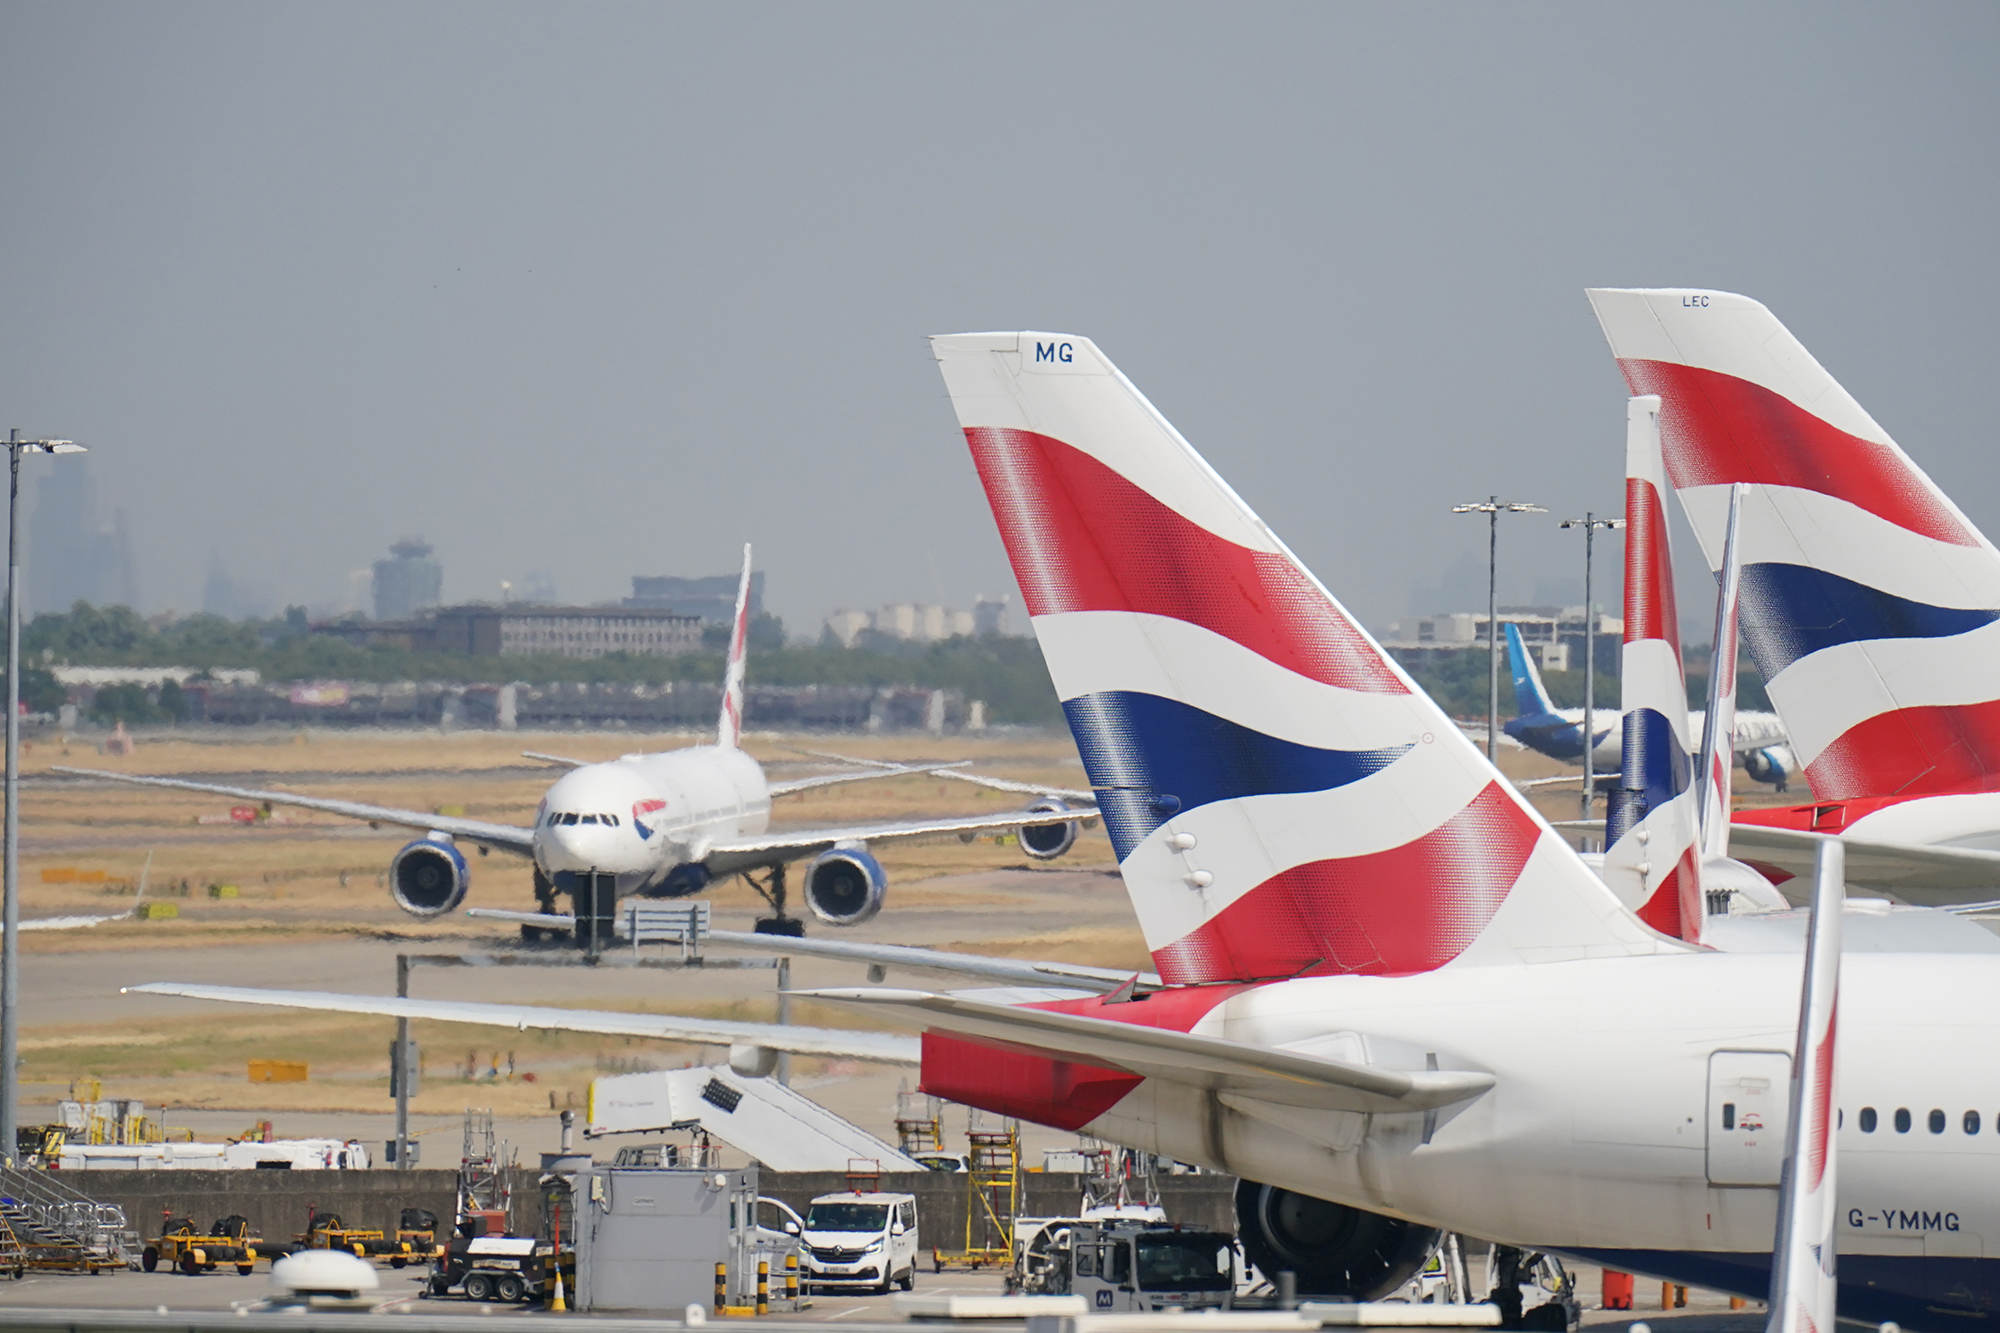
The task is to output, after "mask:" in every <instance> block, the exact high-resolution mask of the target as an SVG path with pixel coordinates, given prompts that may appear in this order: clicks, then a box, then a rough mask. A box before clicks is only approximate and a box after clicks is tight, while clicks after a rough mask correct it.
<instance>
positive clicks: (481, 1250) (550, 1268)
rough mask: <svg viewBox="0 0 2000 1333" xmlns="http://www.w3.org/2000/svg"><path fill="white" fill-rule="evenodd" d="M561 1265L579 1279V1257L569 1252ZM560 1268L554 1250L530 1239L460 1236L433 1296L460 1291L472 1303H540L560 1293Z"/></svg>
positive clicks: (441, 1266) (441, 1264) (438, 1273)
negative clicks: (554, 1292) (576, 1269)
mask: <svg viewBox="0 0 2000 1333" xmlns="http://www.w3.org/2000/svg"><path fill="white" fill-rule="evenodd" d="M560 1263H561V1266H562V1267H563V1269H564V1270H565V1273H566V1276H570V1277H573V1276H574V1273H573V1271H571V1270H573V1269H574V1266H575V1263H576V1259H575V1256H574V1255H573V1254H570V1253H568V1252H565V1253H563V1254H562V1255H561V1256H560ZM557 1264H558V1255H557V1252H556V1250H555V1249H554V1247H552V1246H550V1245H548V1244H546V1243H544V1242H542V1241H538V1240H535V1239H534V1238H533V1237H530V1236H460V1237H458V1238H457V1239H456V1240H453V1241H452V1242H451V1243H450V1244H449V1245H447V1246H445V1249H444V1253H443V1254H442V1255H441V1256H440V1257H439V1258H438V1260H437V1266H436V1268H435V1270H434V1271H433V1272H432V1273H431V1294H432V1295H434V1296H443V1295H445V1294H446V1293H448V1292H449V1291H450V1290H451V1289H452V1288H453V1287H459V1288H462V1289H463V1290H464V1292H465V1298H466V1299H467V1300H469V1301H504V1302H507V1303H508V1304H514V1303H517V1302H520V1301H527V1300H535V1299H538V1298H540V1297H542V1296H544V1295H546V1294H548V1293H549V1292H550V1291H552V1290H553V1289H554V1287H555V1278H556V1268H557Z"/></svg>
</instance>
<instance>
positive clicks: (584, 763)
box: [521, 750, 591, 768]
mask: <svg viewBox="0 0 2000 1333" xmlns="http://www.w3.org/2000/svg"><path fill="white" fill-rule="evenodd" d="M521 757H522V758H523V759H539V760H541V761H542V762H543V763H545V764H561V765H562V766H563V767H564V768H588V767H590V764H591V761H590V760H588V759H571V758H570V757H569V756H568V755H561V754H543V753H542V752H541V751H540V750H523V751H521Z"/></svg>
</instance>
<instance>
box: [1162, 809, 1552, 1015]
mask: <svg viewBox="0 0 2000 1333" xmlns="http://www.w3.org/2000/svg"><path fill="white" fill-rule="evenodd" d="M1540 836H1541V832H1540V830H1539V829H1538V828H1536V826H1535V822H1534V820H1533V819H1532V818H1531V817H1530V816H1529V815H1528V813H1527V812H1526V811H1524V810H1522V809H1521V807H1520V806H1519V805H1518V804H1516V803H1515V802H1514V800H1513V799H1512V798H1510V797H1509V796H1508V795H1507V793H1505V792H1503V791H1502V790H1501V789H1500V785H1499V784H1498V783H1491V784H1489V785H1488V786H1487V787H1486V789H1485V790H1484V791H1482V792H1480V793H1479V795H1477V796H1475V797H1473V798H1472V801H1471V802H1470V803H1469V804H1468V805H1467V806H1466V807H1465V808H1464V809H1463V810H1461V811H1459V812H1458V813H1457V814H1456V815H1453V816H1452V817H1451V818H1450V819H1449V820H1446V821H1445V822H1444V823H1443V824H1441V825H1439V826H1438V827H1437V828H1435V829H1433V830H1431V831H1430V832H1429V833H1426V834H1424V835H1423V836H1422V837H1420V838H1417V839H1416V840H1415V841H1412V842H1407V843H1405V844H1403V845H1402V846H1400V847H1392V848H1390V849H1388V850H1387V851H1381V852H1372V853H1369V854H1368V855H1366V856H1350V857H1342V858H1339V859H1334V860H1326V861H1312V862H1308V863H1307V864H1305V865H1299V866H1293V867H1292V868H1291V869H1289V870H1285V871H1282V872H1280V873H1279V874H1276V875H1273V876H1272V877H1271V878H1270V879H1267V880H1265V881H1264V882H1263V883H1262V884H1259V885H1258V886H1257V887H1256V888H1254V889H1252V890H1250V891H1249V892H1248V893H1246V894H1244V895H1243V896H1242V897H1241V898H1238V899H1237V900H1236V901H1235V902H1233V903H1231V904H1230V905H1229V906H1227V907H1225V908H1223V909H1222V910H1221V911H1220V912H1218V913H1216V914H1215V915H1214V916H1213V917H1211V918H1210V919H1209V920H1208V921H1207V922H1205V923H1204V924H1202V925H1201V926H1199V927H1198V928H1196V929H1195V930H1193V931H1191V932H1189V933H1188V934H1187V935H1186V936H1184V937H1183V938H1181V939H1179V940H1176V941H1175V942H1174V943H1172V944H1170V945H1168V946H1166V947H1165V948H1163V949H1156V950H1154V952H1153V965H1154V967H1156V968H1157V969H1158V970H1159V973H1160V976H1161V978H1162V979H1164V980H1166V981H1168V982H1170V983H1174V984H1195V983H1205V982H1217V981H1253V980H1268V979H1271V978H1276V977H1295V976H1323V975H1338V974H1345V973H1360V974H1362V975H1364V976H1389V975H1396V974H1402V973H1410V972H1428V971H1430V970H1431V969H1433V968H1438V967H1442V966H1444V965H1445V964H1446V963H1448V962H1450V961H1451V960H1452V959H1454V958H1456V957H1458V955H1459V954H1461V953H1463V952H1464V951H1465V949H1466V946H1468V945H1470V944H1471V943H1472V941H1473V940H1474V939H1476V938H1478V936H1479V932H1480V931H1482V930H1484V929H1485V928H1486V923H1487V922H1489V921H1491V920H1492V919H1493V914H1494V913H1495V912H1497V911H1499V910H1500V904H1501V902H1503V901H1504V900H1505V899H1506V897H1507V893H1508V891H1509V890H1510V889H1512V888H1513V887H1514V881H1515V880H1517V879H1519V878H1520V876H1521V868H1522V867H1523V866H1524V865H1526V864H1527V862H1528V856H1529V854H1530V853H1531V852H1533V851H1534V849H1535V841H1536V839H1537V838H1539V837H1540Z"/></svg>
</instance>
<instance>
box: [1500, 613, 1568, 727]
mask: <svg viewBox="0 0 2000 1333" xmlns="http://www.w3.org/2000/svg"><path fill="white" fill-rule="evenodd" d="M1507 666H1508V669H1509V670H1510V671H1512V672H1513V675H1514V714H1515V716H1517V717H1527V716H1530V715H1532V714H1536V713H1544V714H1546V713H1553V712H1555V711H1556V706H1555V705H1554V704H1553V703H1551V702H1550V701H1549V692H1548V691H1547V690H1545V689H1543V688H1542V673H1541V672H1540V671H1539V670H1538V669H1536V667H1535V659H1534V656H1533V654H1531V653H1529V651H1528V645H1527V644H1525V643H1523V642H1522V641H1521V627H1520V626H1519V625H1515V624H1511V623H1510V624H1509V625H1508V626H1507Z"/></svg>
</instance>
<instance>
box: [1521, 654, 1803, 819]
mask: <svg viewBox="0 0 2000 1333" xmlns="http://www.w3.org/2000/svg"><path fill="white" fill-rule="evenodd" d="M1506 629H1507V662H1508V665H1509V667H1510V668H1511V670H1512V674H1513V677H1514V716H1513V717H1511V718H1509V719H1508V720H1507V722H1506V723H1505V725H1504V726H1503V728H1502V729H1503V730H1504V731H1506V733H1507V734H1508V735H1509V736H1512V737H1513V738H1514V739H1515V740H1517V741H1519V742H1521V744H1523V745H1525V746H1527V747H1528V748H1529V749H1530V750H1534V751H1536V752H1537V753H1539V754H1545V755H1547V756H1549V757H1550V758H1551V759H1562V760H1567V761H1569V762H1571V763H1577V762H1580V761H1581V760H1582V759H1583V710H1582V709H1581V708H1557V707H1556V706H1555V704H1554V702H1553V701H1551V700H1550V698H1549V692H1548V690H1547V689H1546V688H1545V687H1544V686H1543V685H1542V673H1541V672H1540V671H1538V670H1536V668H1535V659H1534V657H1533V656H1532V655H1531V654H1530V653H1529V652H1528V645H1527V644H1526V643H1524V642H1522V640H1521V630H1520V627H1519V626H1517V625H1511V624H1510V625H1508V626H1507V627H1506ZM1624 716H1625V715H1624V713H1623V712H1622V711H1621V710H1620V709H1617V708H1600V709H1598V710H1597V711H1596V715H1595V716H1593V717H1592V718H1591V730H1592V731H1594V732H1595V733H1596V737H1595V742H1596V743H1595V744H1594V745H1593V746H1592V747H1591V748H1592V751H1593V757H1594V759H1595V760H1596V764H1597V771H1598V774H1599V775H1600V776H1606V775H1608V776H1610V777H1613V778H1615V777H1617V776H1618V767H1619V759H1620V755H1619V750H1620V747H1621V746H1622V744H1623V741H1624V734H1625V733H1624V724H1623V719H1624ZM1704 716H1705V713H1704V712H1703V711H1702V710H1699V709H1697V710H1696V711H1695V712H1693V713H1691V714H1690V715H1689V725H1690V726H1691V727H1692V728H1693V734H1694V735H1696V736H1699V735H1700V734H1701V724H1702V719H1703V717H1704ZM1735 739H1736V746H1735V749H1736V753H1737V755H1738V756H1739V757H1740V759H1741V760H1742V763H1743V768H1744V772H1745V773H1746V774H1747V775H1748V776H1749V777H1750V778H1752V779H1753V780H1755V781H1757V782H1769V783H1772V784H1773V785H1775V786H1776V787H1777V789H1778V790H1779V791H1783V790H1784V789H1785V781H1786V779H1787V778H1788V777H1790V776H1791V774H1792V773H1793V772H1795V771H1797V767H1798V765H1797V761H1795V760H1794V759H1793V758H1792V748H1791V746H1790V745H1789V744H1788V743H1787V742H1786V737H1785V729H1784V726H1783V724H1782V723H1780V722H1779V721H1778V716H1777V714H1775V713H1755V712H1740V713H1738V714H1737V715H1736V738H1735Z"/></svg>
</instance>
